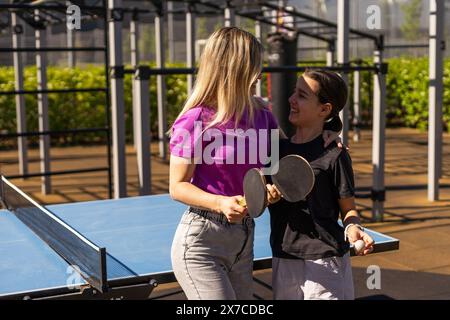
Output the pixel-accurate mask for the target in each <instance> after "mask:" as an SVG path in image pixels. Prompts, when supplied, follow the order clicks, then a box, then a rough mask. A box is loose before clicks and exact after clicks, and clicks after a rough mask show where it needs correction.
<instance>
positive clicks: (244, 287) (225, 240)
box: [171, 208, 255, 300]
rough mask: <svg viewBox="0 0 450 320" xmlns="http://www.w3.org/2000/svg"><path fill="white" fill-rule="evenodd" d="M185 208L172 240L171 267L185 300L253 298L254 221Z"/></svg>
mask: <svg viewBox="0 0 450 320" xmlns="http://www.w3.org/2000/svg"><path fill="white" fill-rule="evenodd" d="M191 210H196V209H191V208H190V209H189V210H187V211H186V212H185V213H184V214H183V216H182V218H181V221H180V223H179V225H178V228H177V231H176V233H175V237H174V239H173V243H172V252H171V257H172V267H173V271H174V273H175V277H176V278H177V281H178V283H179V284H180V286H181V288H182V289H183V291H184V293H185V294H186V296H187V298H188V299H189V300H235V299H239V300H242V299H245V300H249V299H253V288H252V285H253V239H254V230H255V222H254V221H253V219H251V218H248V217H247V218H245V219H244V220H243V222H242V224H230V223H228V222H227V221H226V218H225V216H223V215H219V214H215V213H210V212H207V211H202V212H201V213H203V215H200V214H199V213H198V212H197V213H194V212H192V211H191Z"/></svg>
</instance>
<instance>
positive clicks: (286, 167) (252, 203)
mask: <svg viewBox="0 0 450 320" xmlns="http://www.w3.org/2000/svg"><path fill="white" fill-rule="evenodd" d="M271 178H272V182H273V184H275V186H276V187H277V188H278V190H279V191H280V193H281V195H282V197H283V198H284V199H286V201H289V202H297V201H300V200H304V199H305V198H306V196H307V195H308V194H309V193H310V192H311V190H312V188H313V186H314V171H313V169H312V168H311V166H310V165H309V163H308V161H306V160H305V159H304V158H302V157H300V156H298V155H288V156H286V157H284V158H282V159H281V160H280V162H279V167H278V172H277V173H276V174H274V175H272V176H271ZM266 184H267V182H266V178H265V176H264V174H263V173H262V171H261V170H260V169H257V168H253V169H250V170H249V171H247V173H246V174H245V177H244V199H243V200H242V201H241V202H240V203H239V204H240V205H242V206H246V207H247V209H248V214H249V216H250V217H252V218H257V217H259V216H260V215H261V214H262V213H263V212H264V209H265V208H266V206H267V204H268V202H267V188H266Z"/></svg>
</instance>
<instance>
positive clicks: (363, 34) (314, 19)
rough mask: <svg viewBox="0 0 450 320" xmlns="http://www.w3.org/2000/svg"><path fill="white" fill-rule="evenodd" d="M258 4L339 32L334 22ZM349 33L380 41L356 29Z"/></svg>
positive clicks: (265, 4) (274, 6)
mask: <svg viewBox="0 0 450 320" xmlns="http://www.w3.org/2000/svg"><path fill="white" fill-rule="evenodd" d="M258 3H259V4H260V5H262V6H265V7H268V8H271V9H274V10H280V9H281V10H282V11H283V12H285V13H289V14H291V15H293V16H296V17H299V18H303V19H306V20H309V21H312V22H317V23H320V24H322V25H324V26H328V27H333V28H336V30H337V24H336V23H334V22H330V21H327V20H325V19H320V18H316V17H314V16H310V15H308V14H304V13H301V12H299V11H297V10H290V9H287V8H285V7H282V8H280V7H279V6H277V5H274V4H271V3H269V2H267V1H259V2H258ZM349 32H350V33H352V34H356V35H359V36H361V37H364V38H368V39H372V40H374V41H378V37H377V36H375V35H373V34H370V33H366V32H362V31H359V30H356V29H352V28H350V29H349Z"/></svg>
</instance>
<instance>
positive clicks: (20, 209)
mask: <svg viewBox="0 0 450 320" xmlns="http://www.w3.org/2000/svg"><path fill="white" fill-rule="evenodd" d="M0 200H1V203H2V205H3V206H4V207H5V208H6V209H8V210H9V211H11V212H13V213H14V214H15V216H16V217H17V218H18V219H19V220H20V221H22V223H24V224H25V225H26V226H27V227H28V228H29V229H31V230H32V231H33V232H34V233H35V234H36V235H37V236H38V237H39V238H41V239H42V240H43V241H44V242H45V243H46V244H47V245H48V246H49V247H50V248H52V249H53V250H54V251H55V252H56V253H57V254H59V255H60V256H61V257H62V258H63V259H64V260H65V261H66V262H67V263H68V264H69V265H70V266H72V267H73V269H74V270H79V271H80V275H81V276H82V277H83V278H84V279H85V280H86V281H87V282H88V283H89V284H90V285H92V286H93V287H95V288H96V289H98V290H99V291H101V292H104V291H106V289H107V277H106V250H105V249H104V248H99V247H97V246H96V245H95V244H93V243H92V242H91V241H89V240H88V239H86V238H85V237H84V236H82V235H81V234H80V233H79V232H78V231H76V230H75V229H73V228H72V227H71V226H69V225H68V224H67V223H66V222H64V221H63V220H62V219H61V218H59V217H58V216H56V215H55V214H54V213H52V212H50V211H49V210H48V209H46V208H45V207H43V206H41V205H39V204H38V203H37V202H36V201H34V200H33V199H31V198H30V197H29V196H27V195H26V194H25V193H24V192H23V191H21V190H20V189H19V188H17V187H16V186H15V185H13V184H12V183H11V182H10V181H8V180H7V179H6V178H5V177H3V176H2V177H1V181H0Z"/></svg>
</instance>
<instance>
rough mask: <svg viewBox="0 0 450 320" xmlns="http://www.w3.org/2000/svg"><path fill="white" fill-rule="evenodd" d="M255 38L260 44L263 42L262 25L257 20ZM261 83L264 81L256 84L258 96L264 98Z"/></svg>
mask: <svg viewBox="0 0 450 320" xmlns="http://www.w3.org/2000/svg"><path fill="white" fill-rule="evenodd" d="M255 37H256V39H258V41H259V42H261V40H262V32H261V23H260V22H259V21H258V20H255ZM261 81H262V79H261V80H259V81H258V83H257V84H256V95H257V96H258V97H261V96H262V84H261Z"/></svg>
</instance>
